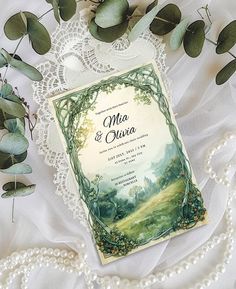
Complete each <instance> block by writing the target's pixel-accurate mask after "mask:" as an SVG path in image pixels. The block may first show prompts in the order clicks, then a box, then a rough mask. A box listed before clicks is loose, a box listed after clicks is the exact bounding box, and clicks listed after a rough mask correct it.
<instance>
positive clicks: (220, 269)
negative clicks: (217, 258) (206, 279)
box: [216, 265, 225, 273]
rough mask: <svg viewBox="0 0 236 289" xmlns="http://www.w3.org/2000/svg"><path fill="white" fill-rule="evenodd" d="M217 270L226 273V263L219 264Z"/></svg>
mask: <svg viewBox="0 0 236 289" xmlns="http://www.w3.org/2000/svg"><path fill="white" fill-rule="evenodd" d="M216 272H219V273H224V272H225V266H224V265H217V266H216Z"/></svg>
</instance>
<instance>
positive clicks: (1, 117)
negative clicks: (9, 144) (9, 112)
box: [0, 109, 5, 129]
mask: <svg viewBox="0 0 236 289" xmlns="http://www.w3.org/2000/svg"><path fill="white" fill-rule="evenodd" d="M4 121H5V117H4V114H3V111H2V110H1V109H0V129H4V128H5V126H4Z"/></svg>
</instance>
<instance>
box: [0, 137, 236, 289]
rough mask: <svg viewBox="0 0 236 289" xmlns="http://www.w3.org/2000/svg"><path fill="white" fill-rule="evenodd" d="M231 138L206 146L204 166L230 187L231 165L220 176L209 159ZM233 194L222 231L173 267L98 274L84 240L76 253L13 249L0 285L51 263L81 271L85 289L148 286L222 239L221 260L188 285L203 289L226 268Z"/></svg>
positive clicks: (0, 264)
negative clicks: (141, 274) (132, 274)
mask: <svg viewBox="0 0 236 289" xmlns="http://www.w3.org/2000/svg"><path fill="white" fill-rule="evenodd" d="M233 138H236V135H234V134H232V133H227V134H226V135H225V136H224V138H223V139H222V140H221V141H219V142H217V143H216V144H215V146H214V147H213V148H212V149H210V150H209V153H208V156H207V158H206V166H205V170H206V172H207V173H208V174H209V175H210V178H212V179H214V180H215V181H216V182H217V183H221V184H223V185H225V186H227V187H230V181H229V179H228V172H229V169H230V168H231V165H227V166H226V167H225V169H224V174H223V176H222V177H219V176H217V174H216V173H215V172H214V170H213V168H212V165H211V160H212V157H213V156H214V155H215V154H216V152H217V151H219V150H220V149H221V148H222V147H223V146H225V145H226V144H227V143H228V141H229V140H231V139H233ZM235 198H236V189H232V190H230V192H229V196H228V202H227V208H226V212H225V218H226V229H225V232H224V233H221V234H220V235H218V236H212V237H211V238H210V239H209V240H208V241H207V242H206V243H205V244H203V245H202V246H201V247H200V248H198V249H197V250H196V251H195V253H194V254H192V255H190V256H189V257H187V258H185V259H184V260H183V261H180V262H179V263H178V264H177V265H175V266H174V267H173V268H168V269H166V270H164V271H163V272H156V273H152V274H149V275H148V276H147V277H145V278H143V279H141V280H128V279H126V278H120V277H119V276H98V274H97V273H96V272H94V271H92V269H91V268H90V267H89V265H88V264H87V261H86V259H87V255H86V252H85V251H86V246H85V244H84V242H82V241H79V242H78V248H79V253H76V252H74V251H68V250H65V249H58V248H56V249H52V248H41V249H39V248H33V249H28V250H25V251H20V252H14V253H13V254H11V255H10V256H9V257H7V258H5V259H2V260H0V281H1V282H0V289H9V288H10V286H11V284H12V282H13V280H14V279H15V278H16V277H18V276H21V289H27V283H28V279H29V275H30V273H31V272H32V271H33V270H35V269H36V268H41V267H52V268H54V269H57V270H59V271H61V272H66V273H71V274H72V273H73V274H76V275H77V276H81V275H83V276H84V280H85V283H86V285H87V288H88V289H94V288H95V284H97V285H99V286H100V287H99V288H101V289H122V288H127V289H131V288H133V289H149V288H150V287H151V286H153V284H155V283H161V282H164V281H166V280H167V279H169V278H171V277H172V276H173V275H175V274H180V273H182V272H184V271H186V270H188V269H189V268H190V266H192V265H195V264H197V263H198V261H199V260H201V259H203V258H204V257H205V256H206V254H207V253H208V251H209V250H211V249H213V248H215V247H216V246H217V245H219V244H220V243H222V242H223V241H225V242H226V247H225V248H226V249H225V251H224V255H223V258H222V260H221V262H219V263H218V264H217V265H216V266H215V268H214V269H213V271H212V272H210V273H209V274H208V275H207V276H205V278H204V279H203V280H202V281H201V282H198V283H197V284H194V286H192V287H190V288H189V289H204V288H206V287H208V286H210V285H211V284H212V283H213V282H215V281H217V280H218V278H219V276H220V275H221V274H223V273H224V272H225V269H226V266H227V264H229V262H230V259H231V258H232V251H233V249H234V241H235V240H234V236H233V234H234V228H233V220H232V201H233V199H235Z"/></svg>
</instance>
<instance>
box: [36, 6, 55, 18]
mask: <svg viewBox="0 0 236 289" xmlns="http://www.w3.org/2000/svg"><path fill="white" fill-rule="evenodd" d="M51 11H53V8H51V9H49V10H48V11H46V12H45V13H43V14H42V15H41V16H39V17H38V20H41V19H42V18H43V17H44V16H45V15H47V14H48V13H50V12H51Z"/></svg>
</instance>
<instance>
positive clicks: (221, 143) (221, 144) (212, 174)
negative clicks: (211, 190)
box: [205, 132, 236, 187]
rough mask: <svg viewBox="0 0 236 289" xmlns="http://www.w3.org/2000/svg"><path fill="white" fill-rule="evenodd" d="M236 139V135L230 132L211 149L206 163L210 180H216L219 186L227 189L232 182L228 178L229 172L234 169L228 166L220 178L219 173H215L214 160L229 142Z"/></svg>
mask: <svg viewBox="0 0 236 289" xmlns="http://www.w3.org/2000/svg"><path fill="white" fill-rule="evenodd" d="M235 138H236V134H234V133H231V132H228V133H226V134H225V135H224V137H223V138H222V139H221V140H219V141H218V142H217V143H216V144H215V145H214V146H213V147H212V148H211V149H209V152H208V155H207V157H206V161H205V171H206V173H208V174H209V176H210V178H211V179H213V180H215V182H216V183H218V184H223V185H225V186H226V187H230V180H229V177H228V174H229V171H230V169H231V167H232V165H231V164H227V165H226V166H225V167H224V170H223V174H222V176H218V175H217V173H216V172H215V171H214V169H213V166H212V158H213V157H214V156H215V154H216V153H218V152H219V151H220V150H221V149H222V148H223V147H225V146H226V145H227V144H228V142H229V141H230V140H232V139H235Z"/></svg>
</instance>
